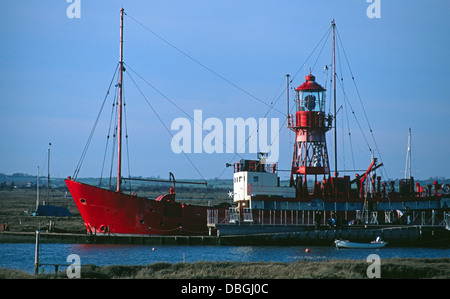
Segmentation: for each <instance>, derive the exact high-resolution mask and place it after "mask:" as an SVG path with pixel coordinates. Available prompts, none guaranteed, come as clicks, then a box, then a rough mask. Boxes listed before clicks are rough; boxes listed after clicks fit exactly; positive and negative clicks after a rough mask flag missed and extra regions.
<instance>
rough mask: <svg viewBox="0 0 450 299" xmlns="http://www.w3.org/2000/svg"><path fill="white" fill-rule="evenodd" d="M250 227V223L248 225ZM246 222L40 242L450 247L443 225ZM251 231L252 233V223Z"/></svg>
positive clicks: (19, 236)
mask: <svg viewBox="0 0 450 299" xmlns="http://www.w3.org/2000/svg"><path fill="white" fill-rule="evenodd" d="M248 226H249V227H248V228H250V226H252V225H250V224H248ZM245 231H246V227H245V225H244V224H243V225H240V228H239V231H234V232H233V228H230V227H228V228H224V227H220V226H219V227H218V231H217V232H218V233H217V235H215V236H186V235H179V236H158V235H116V234H96V235H94V234H74V233H54V232H40V242H41V243H73V244H124V245H125V244H126V245H216V246H218V245H234V246H268V245H271V246H274V245H278V246H306V245H308V246H331V245H332V244H333V243H334V240H336V239H342V240H351V241H353V242H369V241H372V240H374V239H375V238H376V237H381V238H382V239H383V240H385V241H387V242H389V247H391V246H399V247H404V246H416V247H442V246H444V247H450V231H448V230H447V229H445V227H443V226H432V225H398V226H385V227H383V226H355V227H348V228H344V229H337V228H316V227H314V226H304V227H298V226H295V227H289V226H282V227H280V226H279V225H273V226H269V225H267V226H265V227H264V230H263V229H262V228H261V231H259V232H256V233H252V234H245V233H243V232H245ZM252 231H253V232H255V230H254V226H253V228H252ZM34 242H35V232H11V231H4V232H0V243H34Z"/></svg>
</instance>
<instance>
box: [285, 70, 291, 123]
mask: <svg viewBox="0 0 450 299" xmlns="http://www.w3.org/2000/svg"><path fill="white" fill-rule="evenodd" d="M289 77H290V76H289V74H287V75H286V85H287V86H286V94H287V114H286V115H287V126H288V128H289V127H290V126H291V117H290V115H289Z"/></svg>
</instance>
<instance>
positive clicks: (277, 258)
mask: <svg viewBox="0 0 450 299" xmlns="http://www.w3.org/2000/svg"><path fill="white" fill-rule="evenodd" d="M307 248H308V249H309V252H308V253H307V252H306V249H307ZM71 254H76V255H78V256H79V258H80V263H81V265H87V264H94V265H97V266H106V265H147V264H152V263H156V262H168V263H179V262H183V261H186V262H197V261H237V262H258V261H265V262H295V261H298V260H310V261H325V260H333V259H353V260H361V261H366V259H367V257H368V256H369V255H370V254H377V255H379V256H380V258H381V259H384V258H396V257H398V258H444V257H445V258H450V249H448V248H416V247H414V248H410V247H407V248H400V247H392V248H390V247H385V248H381V249H336V248H335V247H332V246H329V247H323V246H320V247H319V246H283V247H281V246H169V245H158V246H144V245H92V244H41V245H40V262H41V263H47V264H71V263H72V260H69V261H67V258H68V256H69V255H71ZM34 255H35V245H34V244H10V243H9V244H8V243H5V244H0V268H11V269H17V270H22V271H26V272H29V273H33V271H34ZM43 268H44V271H45V272H53V271H54V267H52V266H44V267H43ZM61 270H63V269H61Z"/></svg>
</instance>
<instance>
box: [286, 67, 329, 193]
mask: <svg viewBox="0 0 450 299" xmlns="http://www.w3.org/2000/svg"><path fill="white" fill-rule="evenodd" d="M315 80H316V79H315V77H314V76H313V75H312V74H309V75H308V76H306V81H305V82H304V83H303V84H302V85H300V86H299V87H298V88H297V89H296V90H295V91H296V102H297V109H296V110H297V111H296V113H295V118H293V116H290V117H289V122H288V127H289V128H290V129H291V130H292V131H294V132H295V144H294V154H293V158H292V169H291V186H296V187H297V190H298V191H299V194H300V196H305V195H307V194H308V192H307V184H306V182H307V176H308V175H314V176H315V181H316V185H317V175H324V176H325V175H329V174H330V165H329V161H328V152H327V144H326V139H325V133H326V132H327V131H329V130H330V129H331V126H332V120H333V118H332V116H331V115H330V116H328V117H326V116H325V91H326V90H325V89H324V88H323V87H322V86H320V84H318V83H317V82H316V81H315Z"/></svg>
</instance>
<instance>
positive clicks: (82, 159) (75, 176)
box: [73, 64, 119, 180]
mask: <svg viewBox="0 0 450 299" xmlns="http://www.w3.org/2000/svg"><path fill="white" fill-rule="evenodd" d="M118 68H119V64H117V65H116V69H115V71H114V75H113V77H112V78H111V82H110V83H109V87H108V90H107V91H106V95H105V97H104V99H103V103H102V106H101V107H100V111H99V112H98V114H97V118H96V119H95V122H94V126H93V127H92V130H91V133H90V134H89V138H88V140H87V142H86V145H85V147H84V149H83V153H82V154H81V158H80V160H79V161H78V164H77V167H76V168H75V172H74V174H73V178H74V179H75V180H76V179H77V176H78V174H79V172H80V170H81V164H83V161H84V158H85V157H86V153H87V150H88V148H89V144H90V143H91V140H92V137H93V136H94V132H95V129H96V127H97V124H98V121H99V119H100V115H101V113H102V111H103V107H104V106H105V102H106V99H107V97H108V95H109V91H110V89H111V85H112V83H113V81H114V78H115V77H116V74H117V69H118Z"/></svg>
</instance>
